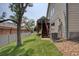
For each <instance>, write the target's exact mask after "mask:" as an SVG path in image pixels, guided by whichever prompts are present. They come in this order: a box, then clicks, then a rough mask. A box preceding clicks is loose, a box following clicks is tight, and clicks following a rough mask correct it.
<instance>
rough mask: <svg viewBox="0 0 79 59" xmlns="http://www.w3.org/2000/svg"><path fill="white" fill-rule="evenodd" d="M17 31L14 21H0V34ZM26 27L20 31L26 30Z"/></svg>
mask: <svg viewBox="0 0 79 59" xmlns="http://www.w3.org/2000/svg"><path fill="white" fill-rule="evenodd" d="M16 31H17V27H16V25H15V24H14V23H10V22H6V23H0V35H7V34H15V33H16ZM27 31H28V30H27V29H26V28H21V32H22V33H23V32H27Z"/></svg>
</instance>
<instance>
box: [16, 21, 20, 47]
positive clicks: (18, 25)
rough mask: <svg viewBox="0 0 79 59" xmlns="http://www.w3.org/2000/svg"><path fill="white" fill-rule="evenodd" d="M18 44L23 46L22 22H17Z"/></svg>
mask: <svg viewBox="0 0 79 59" xmlns="http://www.w3.org/2000/svg"><path fill="white" fill-rule="evenodd" d="M17 46H21V22H20V21H19V22H18V23H17Z"/></svg>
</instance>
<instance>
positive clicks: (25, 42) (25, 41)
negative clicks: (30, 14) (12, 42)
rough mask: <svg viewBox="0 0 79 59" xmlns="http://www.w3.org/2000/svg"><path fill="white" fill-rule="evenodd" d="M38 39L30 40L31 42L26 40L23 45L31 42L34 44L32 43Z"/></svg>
mask: <svg viewBox="0 0 79 59" xmlns="http://www.w3.org/2000/svg"><path fill="white" fill-rule="evenodd" d="M35 40H36V39H29V40H26V41H24V42H23V45H25V44H26V43H29V42H32V41H35Z"/></svg>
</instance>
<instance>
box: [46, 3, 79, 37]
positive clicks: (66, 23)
mask: <svg viewBox="0 0 79 59" xmlns="http://www.w3.org/2000/svg"><path fill="white" fill-rule="evenodd" d="M47 18H48V19H49V21H50V37H51V38H56V39H59V38H63V39H78V38H79V3H49V4H48V10H47Z"/></svg>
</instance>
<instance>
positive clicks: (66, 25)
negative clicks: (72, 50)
mask: <svg viewBox="0 0 79 59" xmlns="http://www.w3.org/2000/svg"><path fill="white" fill-rule="evenodd" d="M66 38H67V40H68V38H69V37H68V3H66Z"/></svg>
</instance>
